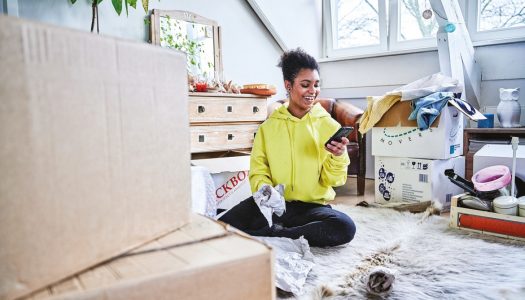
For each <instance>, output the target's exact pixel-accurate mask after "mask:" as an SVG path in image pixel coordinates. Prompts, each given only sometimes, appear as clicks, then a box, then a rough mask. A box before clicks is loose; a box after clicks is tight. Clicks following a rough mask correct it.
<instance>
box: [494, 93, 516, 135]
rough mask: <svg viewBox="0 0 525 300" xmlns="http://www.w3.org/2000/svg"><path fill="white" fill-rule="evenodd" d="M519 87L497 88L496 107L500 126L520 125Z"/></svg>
mask: <svg viewBox="0 0 525 300" xmlns="http://www.w3.org/2000/svg"><path fill="white" fill-rule="evenodd" d="M519 97H520V89H519V88H515V89H504V88H500V89H499V98H500V102H499V104H498V107H497V113H498V120H499V123H500V124H501V127H505V128H509V127H520V117H521V107H520V104H519V102H518V98H519Z"/></svg>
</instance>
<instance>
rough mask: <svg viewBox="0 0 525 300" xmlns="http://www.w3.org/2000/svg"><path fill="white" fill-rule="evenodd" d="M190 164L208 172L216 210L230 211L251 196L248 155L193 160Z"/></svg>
mask: <svg viewBox="0 0 525 300" xmlns="http://www.w3.org/2000/svg"><path fill="white" fill-rule="evenodd" d="M191 162H192V164H194V165H196V166H201V167H204V168H206V169H207V170H209V171H210V173H211V177H212V178H213V181H214V183H215V199H216V200H217V208H219V209H230V208H232V207H234V206H235V205H237V204H238V203H239V202H241V201H242V200H244V199H246V198H248V197H250V196H251V195H252V191H251V188H250V181H249V179H248V173H249V170H250V156H249V155H241V156H233V157H219V158H208V159H194V160H192V161H191ZM204 200H205V199H203V201H204Z"/></svg>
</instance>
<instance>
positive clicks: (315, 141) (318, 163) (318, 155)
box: [308, 112, 321, 176]
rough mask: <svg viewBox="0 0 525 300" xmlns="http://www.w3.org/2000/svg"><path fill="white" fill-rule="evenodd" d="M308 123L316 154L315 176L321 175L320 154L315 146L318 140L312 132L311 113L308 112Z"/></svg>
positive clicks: (314, 132) (317, 146)
mask: <svg viewBox="0 0 525 300" xmlns="http://www.w3.org/2000/svg"><path fill="white" fill-rule="evenodd" d="M308 121H309V123H310V132H311V133H312V137H313V138H314V143H315V152H316V154H317V175H319V176H320V175H321V166H320V165H321V157H320V155H321V152H320V151H319V145H317V141H318V140H319V139H318V136H317V135H316V131H315V130H314V124H313V123H312V117H311V113H310V112H308Z"/></svg>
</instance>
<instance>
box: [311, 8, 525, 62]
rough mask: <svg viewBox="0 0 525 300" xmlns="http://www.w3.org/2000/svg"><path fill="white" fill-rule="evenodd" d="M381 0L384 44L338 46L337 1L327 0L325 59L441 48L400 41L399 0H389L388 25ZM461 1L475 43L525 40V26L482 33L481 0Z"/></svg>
mask: <svg viewBox="0 0 525 300" xmlns="http://www.w3.org/2000/svg"><path fill="white" fill-rule="evenodd" d="M378 1H379V2H378V11H379V15H378V17H379V36H380V39H379V40H380V44H379V45H374V46H363V47H352V48H346V49H334V48H333V45H334V38H335V37H334V35H333V31H332V28H336V20H337V19H336V18H334V19H332V11H335V0H323V58H322V59H321V61H330V60H340V59H352V58H364V57H375V56H385V55H396V54H402V53H413V52H421V51H433V50H436V49H437V46H436V39H435V38H424V39H417V40H409V41H398V40H397V35H398V32H399V0H390V2H389V7H388V11H390V13H389V16H390V18H388V24H387V15H386V14H387V9H386V1H385V0H378ZM458 2H459V5H460V7H461V10H462V11H463V15H464V19H465V23H466V24H465V25H466V26H467V28H468V31H469V35H470V38H471V40H472V42H473V44H474V46H480V45H491V44H504V43H512V42H521V41H525V27H519V28H505V29H498V30H488V31H481V32H479V31H478V30H477V28H478V26H477V25H478V7H479V0H458Z"/></svg>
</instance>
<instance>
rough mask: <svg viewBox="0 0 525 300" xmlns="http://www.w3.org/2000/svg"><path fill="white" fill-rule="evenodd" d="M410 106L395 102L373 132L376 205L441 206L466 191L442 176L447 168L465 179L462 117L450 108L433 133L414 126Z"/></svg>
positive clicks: (443, 113) (434, 124)
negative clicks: (410, 117) (423, 203)
mask: <svg viewBox="0 0 525 300" xmlns="http://www.w3.org/2000/svg"><path fill="white" fill-rule="evenodd" d="M410 112H411V105H410V101H401V102H398V103H396V104H395V105H394V106H393V107H392V108H391V109H390V110H389V111H388V112H387V113H386V114H385V115H383V117H382V118H381V120H380V122H378V123H377V124H376V125H375V127H374V128H372V155H374V156H375V201H376V202H378V203H391V202H423V201H433V202H439V203H441V206H442V207H443V209H444V210H448V209H449V208H450V200H451V198H452V196H453V195H456V194H458V193H460V192H462V190H461V189H460V188H459V187H457V186H456V185H454V184H452V183H451V182H450V181H449V180H448V179H447V177H446V176H445V175H444V174H443V173H444V170H445V169H454V172H455V173H456V174H458V175H460V176H464V168H465V167H464V165H465V160H464V157H463V156H461V155H462V151H463V147H462V144H463V114H461V113H460V112H459V111H458V110H457V109H456V108H455V107H453V106H446V107H445V108H444V109H443V111H442V112H441V114H440V116H439V117H438V119H436V120H435V121H434V123H433V124H432V126H431V127H430V128H429V129H428V130H424V131H421V130H419V129H418V127H417V123H416V121H409V120H408V116H409V114H410Z"/></svg>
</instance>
